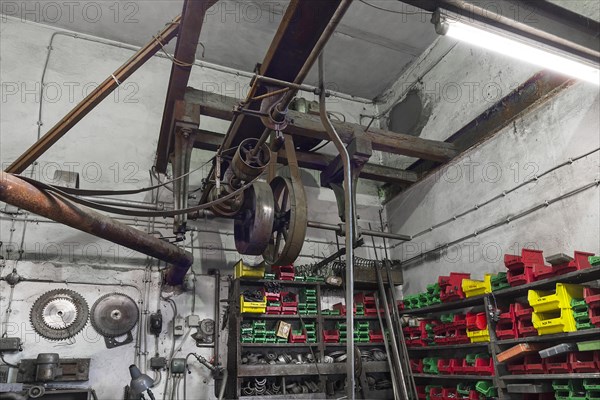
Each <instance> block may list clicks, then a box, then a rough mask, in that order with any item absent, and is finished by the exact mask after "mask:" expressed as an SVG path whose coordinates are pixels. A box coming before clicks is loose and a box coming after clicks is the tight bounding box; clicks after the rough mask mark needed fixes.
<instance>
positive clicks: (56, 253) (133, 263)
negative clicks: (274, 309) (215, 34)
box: [0, 17, 381, 399]
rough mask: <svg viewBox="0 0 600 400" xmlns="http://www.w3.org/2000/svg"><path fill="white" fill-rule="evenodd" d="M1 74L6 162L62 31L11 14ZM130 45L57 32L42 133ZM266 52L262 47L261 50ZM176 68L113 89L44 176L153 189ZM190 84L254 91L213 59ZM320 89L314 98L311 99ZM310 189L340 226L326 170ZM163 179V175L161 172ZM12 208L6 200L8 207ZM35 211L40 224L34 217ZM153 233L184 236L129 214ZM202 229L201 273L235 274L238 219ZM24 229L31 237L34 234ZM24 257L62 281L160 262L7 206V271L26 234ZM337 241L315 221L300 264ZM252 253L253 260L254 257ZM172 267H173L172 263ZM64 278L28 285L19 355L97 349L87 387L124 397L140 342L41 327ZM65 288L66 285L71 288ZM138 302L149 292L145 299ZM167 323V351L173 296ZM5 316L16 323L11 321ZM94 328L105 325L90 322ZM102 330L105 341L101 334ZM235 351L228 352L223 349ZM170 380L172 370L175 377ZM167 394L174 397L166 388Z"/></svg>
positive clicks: (374, 212) (133, 279)
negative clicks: (66, 173) (53, 335)
mask: <svg viewBox="0 0 600 400" xmlns="http://www.w3.org/2000/svg"><path fill="white" fill-rule="evenodd" d="M0 32H1V35H2V36H1V43H0V44H1V46H0V60H1V64H2V65H1V68H0V71H1V72H0V74H1V75H0V78H1V81H2V110H1V115H0V124H1V130H0V161H1V162H2V165H3V168H5V167H6V165H7V164H8V163H10V162H11V161H12V160H14V159H15V158H16V157H17V156H18V155H20V154H21V153H22V152H23V151H24V150H25V149H27V148H28V147H29V146H30V145H31V144H32V143H33V142H34V141H35V140H36V138H37V125H36V122H37V120H38V118H37V113H38V105H39V103H38V101H39V100H38V99H37V98H36V92H37V91H38V90H39V82H40V77H41V75H42V70H43V66H44V62H45V58H46V51H47V49H46V46H48V43H49V40H50V37H51V35H52V33H53V32H55V31H54V30H52V29H50V28H48V27H44V26H40V25H35V24H31V23H23V22H21V21H19V20H13V19H11V18H5V17H2V20H1V23H0ZM131 54H132V52H131V51H130V50H127V49H123V48H117V47H113V46H108V45H106V44H99V43H94V42H90V41H84V40H82V39H73V38H70V37H65V36H56V38H55V41H54V43H53V48H52V54H51V56H50V61H49V64H48V70H47V74H46V82H47V86H46V91H47V94H46V96H45V98H44V103H43V106H44V111H43V116H42V121H43V124H44V125H43V127H42V128H43V129H42V134H43V133H44V132H46V131H47V130H48V129H49V128H50V127H52V126H53V125H54V123H56V122H57V121H58V120H59V119H60V118H61V117H62V116H63V115H64V114H65V113H66V112H67V111H69V110H70V109H71V108H72V107H73V106H74V105H75V104H77V103H78V102H79V101H80V100H81V99H82V98H83V97H84V96H85V94H87V92H86V90H88V91H89V90H91V89H90V87H91V86H92V85H93V84H97V83H99V82H101V81H102V80H104V79H105V77H106V76H108V75H110V73H111V72H112V71H114V70H115V69H116V68H117V67H118V66H119V65H121V64H122V62H123V61H124V60H126V59H127V58H129V57H130V56H131ZM260 57H261V55H257V59H258V58H260ZM169 71H170V62H169V61H168V60H166V59H164V58H158V57H155V58H153V59H152V60H150V61H149V62H147V63H146V64H145V65H144V66H143V67H142V68H141V69H140V70H138V71H137V72H136V73H135V74H134V75H133V76H132V77H131V78H130V79H129V80H128V81H127V82H125V83H124V84H123V85H122V86H121V88H120V91H119V95H118V97H115V96H114V95H113V96H109V97H108V98H107V99H106V100H105V101H104V102H102V103H101V104H100V105H99V106H98V107H96V109H94V111H93V112H92V113H90V114H89V115H88V116H87V117H86V118H84V119H83V120H82V121H81V122H80V123H79V124H77V125H76V126H75V127H74V128H73V129H72V130H71V131H70V132H69V133H68V134H67V135H66V136H65V137H64V138H63V139H61V140H60V141H59V142H58V143H57V144H56V145H55V146H53V147H52V148H51V149H50V150H49V151H48V152H46V153H45V154H44V155H43V156H42V157H41V159H40V160H39V164H38V165H37V167H36V169H35V171H34V177H37V178H39V179H41V180H44V181H46V182H52V178H53V173H54V170H55V169H58V168H61V169H67V170H68V169H71V170H74V171H76V172H79V173H80V174H81V187H83V188H97V189H100V188H118V189H131V188H140V187H146V186H150V184H151V180H150V178H149V173H148V171H149V169H150V168H151V166H152V164H153V160H154V154H155V151H156V143H157V138H158V131H159V127H160V120H161V115H162V111H163V104H164V98H165V92H166V87H167V84H168V76H169ZM190 85H191V86H194V87H197V88H204V89H206V90H212V91H215V92H218V93H223V94H225V95H228V96H237V97H244V95H245V93H246V92H245V90H247V85H248V79H247V78H245V77H243V76H238V75H236V74H235V73H232V74H228V73H223V72H218V71H215V70H213V69H210V68H200V67H194V69H193V72H192V77H191V80H190ZM307 97H308V98H311V96H307ZM328 107H329V108H330V109H331V110H333V111H338V112H341V113H343V114H344V116H345V117H346V118H347V120H349V121H356V120H357V119H358V118H359V115H360V114H361V113H363V114H364V113H367V114H373V113H376V112H377V110H376V109H375V107H374V106H365V105H364V104H361V103H354V102H349V101H344V100H339V99H330V101H329V102H328ZM201 127H202V128H204V129H209V130H215V131H220V132H224V130H225V129H226V127H227V123H226V122H223V121H217V120H214V119H211V118H203V119H202V122H201ZM209 157H210V154H208V153H206V152H202V151H195V152H194V155H193V168H198V167H200V166H201V165H202V164H203V163H204V162H205V161H206V160H208V159H209ZM207 170H208V169H207V167H204V168H203V169H202V170H201V172H199V173H198V174H194V176H193V177H192V179H191V184H192V186H193V185H197V184H198V183H199V182H200V179H201V178H202V177H204V176H205V174H206V172H207ZM303 175H304V177H305V178H306V182H307V183H308V184H310V183H311V182H312V186H309V187H308V188H307V195H308V196H309V200H308V202H309V218H310V219H311V220H315V221H320V222H328V223H338V222H339V218H338V217H337V208H336V203H335V198H334V196H333V192H331V191H328V190H320V189H319V188H317V187H316V186H315V185H314V182H318V174H316V173H315V172H311V171H305V172H304V173H303ZM154 183H156V182H155V181H154ZM359 192H360V194H359V196H358V200H359V214H360V216H361V217H362V222H361V224H362V226H365V227H366V226H367V223H368V222H369V221H371V222H372V223H373V224H374V229H377V227H378V226H379V210H380V209H381V205H380V201H379V198H378V193H377V187H376V186H375V185H373V184H372V183H370V182H362V181H361V183H360V185H359ZM158 197H159V198H160V199H161V200H163V201H167V200H169V197H170V194H169V192H168V191H166V190H161V192H160V193H159V194H158ZM130 199H133V200H145V201H150V200H152V196H151V195H150V194H147V195H137V196H131V197H130ZM0 209H2V210H4V205H0ZM24 219H27V220H28V223H27V224H25V223H24V222H23V220H24ZM121 220H122V221H124V222H126V223H128V224H130V225H132V226H135V227H137V228H138V229H141V230H148V231H152V232H153V231H159V232H160V234H162V235H164V236H172V233H171V232H170V231H171V225H170V220H166V219H157V220H156V221H155V222H152V221H147V220H146V219H144V218H129V219H123V218H122V219H121ZM190 226H192V227H193V228H194V229H197V232H193V233H192V234H190V235H188V238H187V241H186V243H185V247H186V248H187V249H188V250H189V251H192V252H193V253H194V256H195V263H194V266H193V268H194V271H195V272H196V273H197V274H204V273H206V272H207V271H208V270H209V269H211V268H219V269H221V270H222V273H223V274H227V273H230V271H231V266H232V265H233V263H234V262H236V261H237V260H239V258H240V256H239V254H237V253H236V252H235V251H233V249H234V248H235V246H234V242H233V236H232V231H233V227H232V224H231V222H229V221H218V220H212V221H204V220H201V221H197V222H191V223H190ZM23 235H24V236H23ZM22 237H24V241H23V246H22V249H23V250H24V253H23V261H21V262H19V263H18V264H17V269H18V271H19V273H20V274H22V275H24V276H27V277H34V276H35V277H38V278H39V277H44V276H48V277H52V279H58V280H65V279H66V280H71V279H73V277H77V279H79V280H84V281H90V282H116V283H118V282H125V283H130V284H134V285H138V286H142V285H143V282H142V280H143V267H144V266H146V265H151V266H152V267H153V270H154V271H156V269H157V267H158V263H157V261H156V260H147V258H146V257H145V256H144V255H141V254H139V253H136V252H134V251H131V250H129V249H126V248H123V247H120V246H116V245H114V244H112V243H109V242H107V241H103V240H98V239H96V238H94V237H92V236H90V235H87V234H84V233H80V232H78V231H76V230H74V229H71V228H66V227H63V226H61V225H59V224H55V223H51V222H48V221H47V220H45V219H43V218H39V217H37V216H35V215H28V214H21V215H19V216H17V217H16V218H12V217H11V216H9V215H6V214H0V241H2V242H3V243H4V244H3V246H2V248H0V251H1V254H2V256H4V257H5V258H7V259H8V260H9V262H8V263H7V265H6V266H4V267H3V268H2V269H1V271H0V273H1V275H2V276H5V275H7V274H8V273H9V272H10V271H11V270H12V267H13V266H14V265H15V263H14V262H12V261H11V260H15V259H16V258H17V257H18V253H17V250H19V249H20V248H21V238H22ZM335 249H336V246H335V237H334V234H333V233H332V232H325V231H316V230H311V229H309V231H308V236H307V240H306V242H305V246H304V248H303V251H302V257H301V259H300V260H299V261H298V262H299V263H309V262H316V261H318V260H319V259H320V258H322V257H323V256H326V255H329V254H330V253H331V252H332V251H334V250H335ZM366 252H367V250H365V249H363V250H359V251H358V252H357V253H358V255H362V256H367V253H366ZM247 261H250V262H251V261H253V260H252V259H247ZM160 267H161V268H162V267H164V264H163V263H161V264H160ZM158 280H159V279H158V274H157V273H156V272H154V274H153V278H152V287H153V290H152V292H151V295H150V301H149V303H148V305H149V310H150V311H151V312H152V311H155V309H156V302H157V300H158V297H157V296H158V293H157V289H156V286H157V282H158ZM51 287H52V288H53V287H61V286H60V285H47V284H34V283H24V284H20V285H19V286H17V288H16V290H15V294H14V301H13V303H12V308H13V309H14V312H13V313H12V314H11V316H10V320H9V322H10V325H5V327H6V329H7V330H8V329H16V330H17V331H15V332H14V333H13V334H15V335H20V336H21V337H22V339H23V340H24V341H25V345H24V351H23V352H22V353H19V354H18V355H7V356H6V358H7V360H8V361H12V362H16V361H17V360H18V359H20V358H23V357H25V358H35V356H36V355H37V353H39V352H40V351H57V352H59V353H60V355H61V356H63V357H69V356H78V357H91V358H92V373H91V379H90V381H89V382H87V383H86V384H84V386H90V387H94V388H95V389H96V390H97V392H98V395H99V397H100V398H101V399H119V398H121V396H122V387H123V386H124V385H125V384H127V383H128V381H129V378H128V374H127V367H128V366H129V364H130V363H131V362H132V361H133V355H134V347H133V346H134V345H133V344H130V345H127V346H124V347H122V348H120V349H119V350H106V349H105V348H104V344H103V343H102V342H98V341H94V342H93V343H92V342H90V340H89V338H88V339H85V338H84V336H83V335H78V336H77V338H76V343H75V344H72V345H66V346H60V345H59V346H58V347H56V346H55V344H54V343H47V342H46V341H45V340H43V339H41V338H39V337H37V336H36V335H33V334H32V328H31V325H30V323H29V315H28V314H29V312H28V310H29V307H30V306H31V305H32V303H33V302H34V301H35V299H36V298H37V297H38V296H39V295H40V294H41V293H43V292H44V291H46V290H49V289H50V288H51ZM63 287H64V285H63ZM69 287H71V288H72V289H74V290H77V291H79V292H80V293H82V294H83V295H84V296H85V297H86V299H87V300H88V303H89V304H90V306H91V304H93V302H94V301H95V300H96V299H97V298H98V297H99V296H100V295H101V294H104V293H107V292H112V291H124V292H126V293H130V292H131V294H132V296H133V295H135V289H133V291H132V290H130V289H126V288H122V287H120V286H115V287H101V288H94V289H91V290H90V289H89V288H88V287H87V286H86V285H72V284H71V285H69ZM212 288H213V280H212V278H209V279H204V278H202V277H198V282H197V288H196V291H195V296H196V302H197V311H196V314H199V316H200V317H201V318H213V297H212V296H213V290H212ZM8 297H9V287H8V285H7V284H6V283H5V282H0V310H1V311H2V313H4V312H5V310H6V308H7V304H8V303H7V302H8ZM133 297H134V298H135V299H136V300H137V299H138V298H139V296H137V297H136V296H133ZM174 300H175V301H176V303H177V306H178V309H179V313H180V314H181V315H183V316H185V315H188V314H189V313H190V311H189V310H190V307H191V302H192V295H191V292H189V291H188V292H187V293H182V294H179V293H175V295H174ZM160 307H161V310H162V311H163V313H164V321H165V327H164V330H163V335H162V336H161V340H160V353H161V354H165V352H168V350H169V349H170V346H171V336H170V334H168V333H167V332H170V331H169V329H170V324H169V322H170V319H171V317H172V313H171V311H170V308H169V306H168V304H167V303H165V302H162V303H161V305H160ZM3 321H4V320H3ZM86 332H87V333H86V334H87V335H88V336H90V337H94V338H96V339H97V337H96V336H92V335H93V333H94V331H93V330H92V329H91V328H89V326H88V328H87V329H86ZM96 339H94V340H96ZM148 341H149V345H148V351H149V352H150V355H149V356H150V357H151V356H152V354H153V352H154V346H153V338H152V337H150V338H148ZM189 351H197V352H199V353H200V354H202V355H204V356H206V357H207V358H210V355H211V352H210V351H209V350H206V349H197V348H196V347H195V346H194V345H193V341H192V340H188V341H187V342H186V345H185V346H184V348H183V349H182V353H185V354H187V352H189ZM223 359H224V358H223ZM192 370H193V372H194V374H193V375H192V376H191V379H189V380H188V389H189V391H188V393H195V394H194V397H193V398H195V399H200V398H203V399H204V398H212V393H213V388H212V380H211V379H209V375H208V374H207V371H206V370H205V369H203V368H200V367H198V366H197V365H196V364H194V365H193V367H192ZM163 382H164V377H163ZM155 394H158V396H161V397H162V384H161V387H160V388H158V389H157V390H155Z"/></svg>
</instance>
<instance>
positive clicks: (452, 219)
mask: <svg viewBox="0 0 600 400" xmlns="http://www.w3.org/2000/svg"><path fill="white" fill-rule="evenodd" d="M598 151H600V147H599V148H596V149H593V150H591V151H588V152H587V153H584V154H581V155H579V156H577V157H574V158H570V159H568V160H567V161H565V162H562V163H560V164H558V165H555V166H554V167H552V168H549V169H547V170H546V171H544V172H542V173H541V174H539V175H535V176H533V177H532V178H530V179H527V180H525V181H523V182H522V183H520V184H518V185H516V186H514V187H512V188H511V189H509V190H505V191H503V192H502V193H500V194H497V195H496V196H494V197H491V198H490V199H488V200H486V201H484V202H482V203H479V204H476V205H475V206H473V207H471V208H469V209H467V210H465V211H463V212H462V213H459V214H457V215H455V216H453V217H451V218H448V219H446V220H444V221H442V222H439V223H437V224H434V225H432V226H431V227H430V228H428V229H425V230H423V231H421V232H419V233H417V234H415V235H412V238H413V239H415V238H418V237H419V236H422V235H424V234H426V233H429V232H431V231H433V230H435V229H437V228H440V227H442V226H444V225H447V224H449V223H451V222H454V221H456V220H457V219H458V218H462V217H464V216H466V215H468V214H470V213H472V212H475V211H477V210H479V209H481V208H483V207H485V206H487V205H489V204H491V203H493V202H495V201H496V200H499V199H502V198H504V197H506V196H507V195H509V194H510V193H512V192H515V191H516V190H518V189H521V188H522V187H524V186H527V185H529V184H530V183H533V182H537V181H539V179H540V178H542V177H544V176H546V175H548V174H550V173H552V172H554V171H556V170H559V169H561V168H562V167H565V166H567V165H572V164H574V163H575V162H576V161H579V160H581V159H583V158H586V157H588V156H590V155H592V154H594V153H596V152H598ZM401 244H402V243H397V244H395V245H392V246H391V247H392V248H396V247H398V246H399V245H401Z"/></svg>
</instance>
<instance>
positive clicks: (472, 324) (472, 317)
mask: <svg viewBox="0 0 600 400" xmlns="http://www.w3.org/2000/svg"><path fill="white" fill-rule="evenodd" d="M486 328H487V319H486V318H485V313H484V312H481V313H467V329H469V330H472V331H482V330H484V329H486Z"/></svg>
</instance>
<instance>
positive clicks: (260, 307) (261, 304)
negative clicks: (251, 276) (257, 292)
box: [240, 290, 267, 314]
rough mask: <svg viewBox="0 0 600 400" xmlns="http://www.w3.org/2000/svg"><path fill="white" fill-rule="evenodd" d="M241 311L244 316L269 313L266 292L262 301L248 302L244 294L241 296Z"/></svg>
mask: <svg viewBox="0 0 600 400" xmlns="http://www.w3.org/2000/svg"><path fill="white" fill-rule="evenodd" d="M240 311H241V312H242V314H244V313H249V314H264V313H265V312H266V311H267V298H266V296H264V290H263V297H262V300H261V301H247V300H246V297H245V296H244V295H243V294H242V295H240Z"/></svg>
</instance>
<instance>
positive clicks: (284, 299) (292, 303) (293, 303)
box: [281, 292, 298, 308]
mask: <svg viewBox="0 0 600 400" xmlns="http://www.w3.org/2000/svg"><path fill="white" fill-rule="evenodd" d="M288 297H293V298H294V299H293V300H289V299H288ZM281 306H282V307H296V308H298V295H297V294H296V293H294V292H281Z"/></svg>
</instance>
